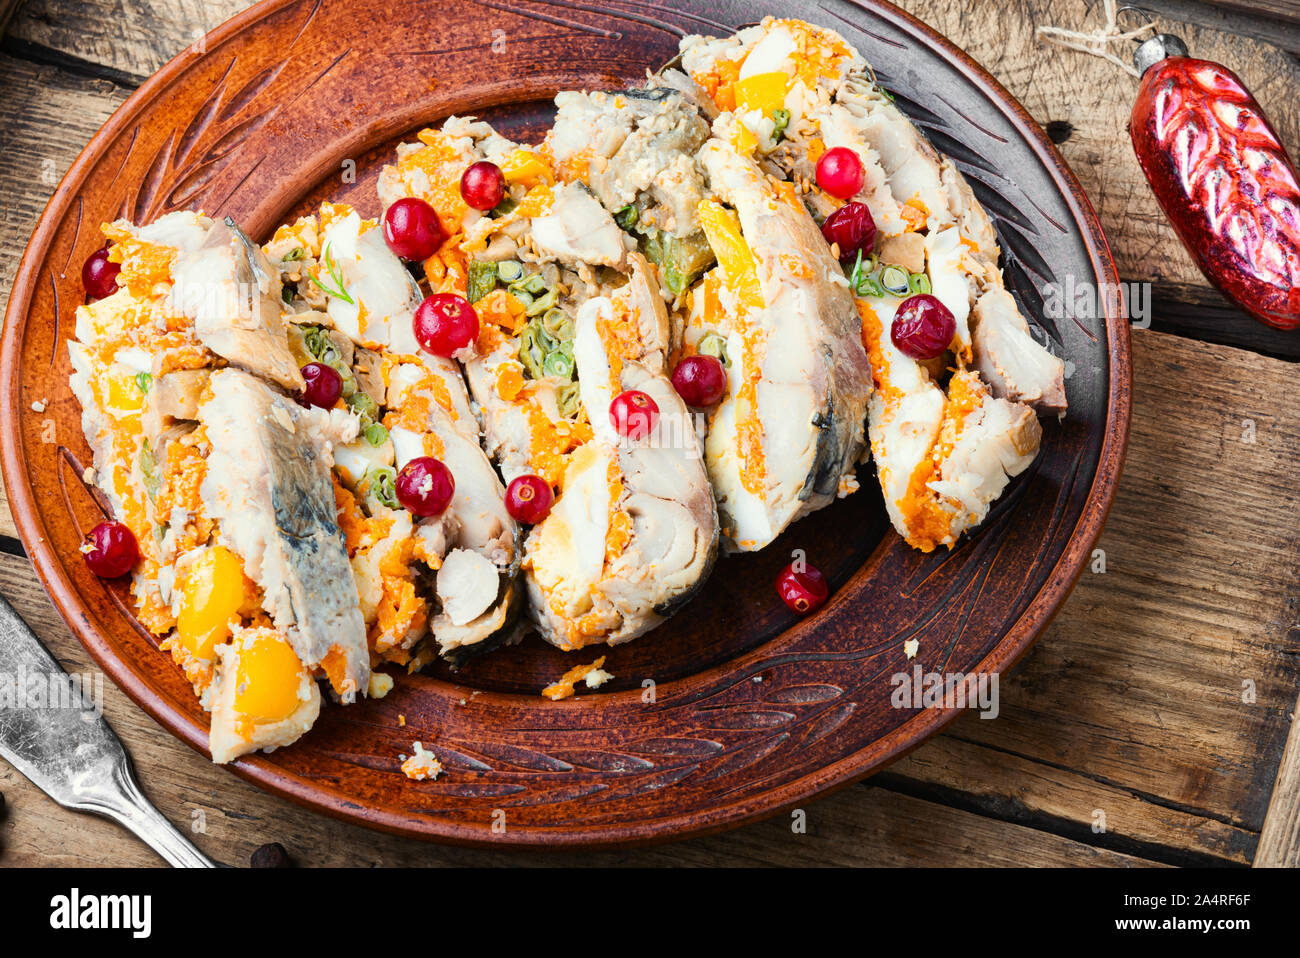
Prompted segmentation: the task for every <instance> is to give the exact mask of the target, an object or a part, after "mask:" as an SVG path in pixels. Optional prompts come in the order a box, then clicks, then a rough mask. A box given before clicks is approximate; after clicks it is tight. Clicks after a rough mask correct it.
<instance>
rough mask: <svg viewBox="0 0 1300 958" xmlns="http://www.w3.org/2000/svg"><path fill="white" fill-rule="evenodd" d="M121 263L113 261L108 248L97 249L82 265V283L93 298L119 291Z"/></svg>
mask: <svg viewBox="0 0 1300 958" xmlns="http://www.w3.org/2000/svg"><path fill="white" fill-rule="evenodd" d="M120 272H122V264H121V263H111V262H109V259H108V250H107V249H97V250H95V252H93V253H91V254H90V255H89V256H87V257H86V262H84V263H83V264H82V265H81V285H82V286H84V287H85V289H86V294H87V295H88V296H89V297H90V298H91V299H103V298H104V297H106V296H112V295H113V294H114V293H116V292H117V274H118V273H120Z"/></svg>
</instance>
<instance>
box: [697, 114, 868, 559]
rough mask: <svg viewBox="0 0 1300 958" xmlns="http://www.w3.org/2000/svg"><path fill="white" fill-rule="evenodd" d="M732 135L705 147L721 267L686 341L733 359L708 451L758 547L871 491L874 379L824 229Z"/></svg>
mask: <svg viewBox="0 0 1300 958" xmlns="http://www.w3.org/2000/svg"><path fill="white" fill-rule="evenodd" d="M725 120H726V115H725V114H724V116H723V118H721V119H720V120H719V123H720V124H721V123H725ZM718 132H722V133H724V136H715V137H714V138H713V139H711V140H710V141H709V142H708V143H706V144H705V146H704V148H703V150H702V151H701V153H700V165H701V167H702V168H703V169H704V171H705V172H706V174H707V176H708V185H709V189H710V191H711V193H712V195H713V196H715V197H717V199H716V200H714V199H710V200H705V201H703V202H702V203H701V204H700V206H699V210H698V215H699V217H700V220H701V223H702V225H703V227H704V231H705V233H706V235H707V236H708V240H709V243H710V245H711V246H712V248H713V251H714V253H715V254H716V256H717V260H718V264H719V265H718V266H717V267H716V268H715V269H714V270H713V271H711V272H709V273H708V274H706V275H705V278H704V279H703V280H702V281H701V282H700V283H699V284H698V285H697V287H696V288H695V289H693V290H692V315H691V319H690V320H688V322H687V324H686V328H685V331H684V334H683V340H684V342H683V346H684V348H685V349H686V350H687V351H692V352H694V351H704V352H712V353H713V354H715V355H719V356H721V357H722V358H723V359H724V360H725V364H726V367H727V373H728V379H729V390H728V394H727V396H726V398H724V400H723V401H722V403H721V404H720V405H719V406H718V407H717V408H716V409H715V411H714V412H713V414H712V417H711V419H710V422H709V431H708V439H707V441H706V446H705V455H706V461H707V463H708V467H709V476H710V478H711V479H712V481H713V487H714V491H715V493H716V495H717V498H718V509H719V512H720V513H721V516H722V524H723V533H724V534H725V535H726V536H727V537H728V538H729V540H730V542H731V543H732V544H733V545H734V547H735V548H737V549H740V550H744V551H749V550H755V549H761V548H763V547H764V546H765V545H767V544H768V543H769V542H771V541H772V540H773V539H774V538H776V536H778V535H780V534H781V532H782V531H783V530H784V529H785V528H786V527H787V526H788V525H789V524H790V523H791V522H793V521H795V520H796V519H798V518H800V517H802V516H804V515H807V514H808V513H810V512H812V511H814V510H816V509H820V508H822V507H823V506H825V505H827V504H829V503H830V502H832V501H833V500H834V499H835V498H836V497H837V496H840V495H846V494H848V493H850V492H852V491H853V490H854V489H855V488H856V487H857V484H856V480H855V478H854V469H855V467H856V465H857V462H858V459H859V457H860V456H861V454H862V452H863V449H864V439H863V421H864V419H865V416H866V403H867V399H868V397H869V396H870V394H871V373H870V368H869V366H868V364H867V359H866V356H865V355H864V353H863V349H862V345H861V342H860V336H859V323H858V320H857V314H856V313H855V311H854V308H853V302H852V299H851V298H850V296H849V293H848V290H847V288H846V284H845V283H844V279H843V275H842V273H841V272H840V270H839V266H838V264H837V263H836V262H835V260H834V259H833V258H832V257H831V256H830V253H829V251H828V250H827V248H826V244H825V242H824V241H823V240H822V238H821V234H820V233H819V231H818V229H817V226H816V224H815V223H814V222H813V221H812V219H811V217H809V215H808V213H807V211H806V210H805V209H804V208H803V206H802V205H801V204H800V203H799V200H798V198H797V196H796V195H795V194H794V192H793V190H791V189H789V188H788V186H786V185H784V184H781V183H779V182H777V181H775V180H774V179H773V178H771V177H770V176H768V175H767V174H766V173H765V172H764V171H763V170H762V169H760V168H759V166H758V164H757V163H755V162H754V160H753V159H752V158H751V157H748V156H745V155H742V154H741V153H739V152H737V150H736V149H735V148H734V147H733V146H732V145H731V143H730V142H729V141H728V140H727V139H726V138H725V126H722V127H718V126H715V133H718Z"/></svg>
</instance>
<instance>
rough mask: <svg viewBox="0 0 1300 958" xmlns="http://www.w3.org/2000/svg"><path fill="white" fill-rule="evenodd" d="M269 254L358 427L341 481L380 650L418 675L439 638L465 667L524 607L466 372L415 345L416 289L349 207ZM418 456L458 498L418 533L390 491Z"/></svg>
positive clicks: (298, 321) (281, 236)
mask: <svg viewBox="0 0 1300 958" xmlns="http://www.w3.org/2000/svg"><path fill="white" fill-rule="evenodd" d="M267 249H268V253H269V254H270V255H271V256H272V258H273V259H274V260H275V261H276V262H278V263H279V264H280V269H281V270H282V271H284V274H285V276H286V279H288V281H289V282H291V283H293V284H294V288H295V290H296V291H297V294H298V296H299V297H300V299H298V298H296V299H295V300H294V309H295V310H297V309H298V308H301V309H302V311H301V312H299V311H294V312H291V313H290V316H289V319H290V322H291V336H290V339H291V345H292V346H293V348H294V349H296V350H299V351H301V352H302V354H303V355H302V358H303V359H304V361H310V362H325V363H326V364H327V365H331V366H332V367H333V368H335V369H336V370H337V371H339V372H340V374H341V375H342V376H344V377H345V386H344V397H343V403H344V404H345V405H346V406H348V407H349V408H351V409H352V410H353V411H355V412H357V413H358V415H359V416H360V418H361V423H362V429H361V433H362V434H361V436H359V437H358V438H357V439H356V440H354V441H353V442H351V443H347V444H344V445H342V446H340V447H339V448H338V449H337V450H336V451H335V460H336V469H335V471H336V474H337V476H338V478H339V482H340V486H341V488H340V489H339V491H338V497H339V502H340V510H341V512H342V515H343V516H344V521H345V524H346V525H347V527H348V529H349V530H350V533H351V534H350V535H349V537H348V542H349V552H350V554H351V558H352V566H353V571H354V572H355V574H356V579H357V583H358V588H359V591H360V594H361V599H362V611H363V613H364V615H365V618H366V622H367V625H368V627H369V631H370V638H371V646H372V648H373V649H374V651H375V652H376V654H378V655H379V656H380V657H382V658H384V659H385V660H388V661H393V662H398V663H401V664H409V665H411V666H412V667H417V666H418V665H420V664H422V663H423V662H424V661H425V660H426V658H427V656H426V655H425V653H424V651H423V648H424V646H423V645H422V642H423V639H424V638H425V636H426V635H431V636H432V638H433V640H434V643H435V644H434V648H435V650H436V652H437V653H439V654H441V655H442V656H443V657H444V658H446V659H448V660H449V661H451V662H452V663H453V664H457V665H458V664H461V663H463V662H464V661H465V660H467V659H468V658H470V657H471V656H473V655H477V654H480V653H482V652H486V651H489V650H490V649H493V648H496V647H497V646H498V645H500V644H502V643H503V642H506V641H509V640H510V639H512V638H513V637H514V636H515V635H516V634H517V630H516V629H515V620H516V612H517V609H518V606H519V604H520V603H519V599H520V597H521V595H522V590H521V588H520V586H519V585H518V584H517V582H516V576H517V573H518V570H519V561H520V549H519V546H518V527H517V525H516V523H515V522H514V520H513V519H512V518H511V517H510V515H509V513H508V512H507V511H506V508H505V489H504V487H503V485H502V483H501V480H500V478H499V477H498V476H497V474H496V472H495V470H494V469H493V468H492V464H491V462H490V460H489V459H488V457H487V455H486V454H485V453H484V452H483V449H482V447H481V445H480V436H479V431H480V430H479V423H478V420H477V418H476V417H475V415H474V411H473V410H472V408H471V406H470V402H469V396H468V394H467V392H466V387H465V381H464V378H463V376H462V374H461V370H460V367H459V366H458V365H457V363H456V362H455V361H454V360H451V359H447V358H444V357H439V356H433V355H431V354H429V353H427V352H425V351H424V350H422V349H420V347H419V344H418V343H417V341H416V339H415V335H414V332H413V326H412V320H413V317H414V313H415V309H416V308H417V307H418V306H419V304H420V300H421V294H420V291H419V287H418V285H417V284H416V283H415V281H414V280H413V279H412V278H411V276H410V274H409V273H408V272H407V270H406V268H405V266H403V265H402V263H401V261H400V260H398V258H397V257H396V256H394V255H393V253H392V251H391V250H389V249H388V246H387V244H386V243H385V242H384V239H383V234H382V231H381V230H379V229H378V228H377V227H376V225H375V223H374V222H373V221H370V220H363V219H362V218H361V217H360V216H359V215H358V214H357V213H356V211H355V210H353V209H351V208H350V207H347V206H342V205H332V204H324V205H323V206H322V208H321V214H320V219H319V220H316V219H315V218H313V217H308V218H305V219H303V220H299V221H298V222H297V223H296V224H294V225H293V226H291V227H285V228H282V229H281V230H280V231H279V232H278V233H277V234H276V236H275V237H274V238H273V240H272V242H271V243H270V244H268V246H267ZM385 410H387V411H386V412H385ZM422 456H432V457H433V458H435V459H438V460H439V461H441V462H442V463H443V464H444V465H446V466H447V467H448V469H450V471H451V473H452V476H453V477H454V480H455V483H456V491H455V496H454V498H453V499H452V501H451V503H450V505H449V506H448V508H447V509H446V511H445V512H443V513H442V514H441V515H439V516H436V517H428V518H423V519H416V518H414V517H412V516H411V515H410V514H409V513H407V512H406V511H405V510H404V509H402V508H401V507H400V504H399V503H398V502H397V499H396V496H395V492H394V487H393V483H394V480H395V477H396V472H397V471H398V470H400V469H401V468H402V467H403V466H405V465H406V464H407V463H408V462H409V461H410V460H411V459H414V458H416V457H422Z"/></svg>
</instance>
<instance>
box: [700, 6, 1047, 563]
mask: <svg viewBox="0 0 1300 958" xmlns="http://www.w3.org/2000/svg"><path fill="white" fill-rule="evenodd" d="M682 67H683V70H684V71H685V72H686V73H687V74H689V77H690V80H689V81H688V82H689V83H691V84H692V85H693V86H694V87H695V88H696V89H697V90H699V91H701V92H702V93H703V94H704V95H707V96H709V97H710V98H711V99H712V100H713V101H714V103H715V105H716V106H717V107H718V109H719V110H721V111H724V112H723V113H722V117H721V118H720V120H719V121H718V123H719V124H728V125H729V128H730V129H731V131H732V133H731V140H732V142H733V143H735V144H737V145H738V148H739V149H740V150H741V151H742V152H746V153H748V154H749V155H752V156H754V157H755V158H756V159H757V160H758V161H759V162H761V163H762V164H763V165H764V166H765V167H766V168H770V169H775V170H778V171H779V172H780V173H781V174H782V175H783V176H784V177H785V178H786V179H787V180H788V181H789V183H790V184H791V187H793V188H796V189H797V190H798V194H799V197H800V199H801V200H802V201H803V203H804V205H806V206H807V208H808V209H809V210H810V211H811V212H812V213H813V214H814V216H816V217H817V218H818V219H819V220H820V221H823V223H824V224H825V228H824V230H823V232H824V234H825V235H826V236H828V237H830V238H833V239H835V240H836V245H835V246H833V247H832V249H833V251H834V253H835V254H836V255H837V256H838V257H839V258H840V260H841V262H842V264H843V266H844V271H845V274H846V275H847V279H848V284H849V286H850V288H851V290H852V292H853V294H854V298H855V301H856V305H857V308H858V312H859V314H860V316H861V335H862V342H863V345H864V346H865V347H866V350H867V353H868V355H869V357H870V362H871V372H872V376H873V379H874V384H875V387H876V393H875V395H874V396H873V398H872V401H871V403H870V405H869V417H868V419H869V422H868V431H869V435H870V438H871V445H872V451H873V454H874V457H875V460H876V468H877V474H878V478H879V480H880V483H881V487H882V489H883V491H884V493H885V500H886V506H887V509H888V510H889V514H890V517H891V519H892V521H893V524H894V526H895V528H896V529H897V531H898V532H899V533H900V534H901V535H902V536H904V538H906V539H907V541H908V542H909V543H911V544H912V545H914V546H916V547H918V548H920V549H923V550H927V551H928V550H930V549H933V548H935V546H937V545H941V544H942V545H946V546H949V547H951V546H953V545H955V543H956V542H957V539H958V537H959V536H960V535H961V533H962V532H963V531H965V530H968V529H970V528H973V527H974V526H976V525H978V524H979V522H981V521H982V520H983V518H984V516H985V515H986V514H987V512H988V507H989V504H990V503H991V502H992V501H993V499H995V498H996V497H997V496H998V495H1000V494H1001V492H1002V491H1003V489H1004V488H1005V486H1006V484H1007V482H1008V481H1009V479H1010V477H1012V476H1015V475H1017V474H1018V473H1020V472H1022V471H1023V470H1024V469H1026V468H1027V467H1028V466H1029V464H1030V463H1031V462H1032V461H1033V459H1034V457H1035V455H1036V454H1037V451H1038V447H1039V443H1040V438H1041V430H1040V428H1039V426H1038V423H1037V421H1036V419H1035V417H1034V416H1033V412H1032V410H1031V409H1030V405H1032V406H1033V407H1034V408H1036V409H1038V410H1040V411H1044V412H1047V411H1050V412H1058V413H1062V412H1063V411H1064V409H1065V393H1064V387H1063V379H1064V377H1063V364H1062V362H1061V360H1060V359H1058V358H1057V357H1055V356H1053V355H1052V354H1051V353H1050V352H1048V351H1047V350H1046V349H1045V348H1044V347H1043V346H1042V345H1040V344H1039V343H1038V342H1037V341H1036V340H1035V339H1034V338H1033V337H1032V335H1031V334H1030V331H1029V326H1028V324H1027V322H1026V321H1025V320H1024V318H1023V316H1021V315H1020V313H1019V310H1018V309H1017V308H1016V306H1015V301H1014V300H1013V299H1012V297H1011V296H1010V294H1008V293H1007V292H1006V291H1005V289H1004V288H1003V279H1002V274H1001V271H1000V270H999V269H998V267H997V261H998V257H999V250H998V246H997V238H996V234H995V232H994V230H993V226H992V223H991V222H990V220H989V218H988V216H987V214H986V213H985V211H984V210H983V209H982V207H981V206H980V204H979V203H978V202H977V200H976V198H975V196H974V194H973V192H972V191H971V188H970V185H969V184H968V183H967V182H966V180H965V178H964V177H963V176H962V174H961V173H960V172H959V171H958V170H957V168H956V167H955V165H954V164H953V163H952V161H951V160H950V159H948V158H946V157H944V156H942V155H940V154H939V153H938V152H937V151H936V150H935V149H934V148H933V146H931V145H930V143H929V142H928V141H927V140H926V139H925V138H924V137H923V136H922V135H921V133H920V132H919V131H918V130H917V129H916V128H915V127H914V126H913V125H912V124H911V123H910V121H908V120H907V118H906V117H905V116H904V115H903V113H902V111H901V110H899V108H898V107H897V106H896V105H895V104H894V102H893V100H892V99H891V98H890V97H889V96H888V94H886V93H885V92H884V91H883V90H882V89H880V87H879V86H878V85H877V84H876V83H875V80H874V76H873V75H872V74H871V71H870V67H869V66H868V65H867V64H866V62H865V61H864V60H863V59H862V58H861V57H860V56H859V55H858V54H857V52H856V51H855V50H853V48H852V47H850V46H849V45H848V44H847V43H845V42H844V40H843V39H842V38H840V37H839V36H838V35H837V34H835V33H834V32H832V31H829V30H824V29H822V28H818V27H815V26H812V25H809V24H806V23H802V22H800V21H793V20H779V19H774V18H768V19H766V20H764V21H763V22H762V23H761V24H759V25H758V26H755V27H752V28H748V29H746V30H743V31H741V32H740V33H738V34H736V35H735V36H732V37H729V38H725V39H714V38H706V37H688V38H686V39H685V40H683V41H682ZM727 111H730V112H727ZM774 120H775V121H777V124H776V125H777V126H779V135H775V134H773V135H769V133H770V132H771V129H772V121H774ZM830 151H836V155H835V159H836V160H837V161H839V162H841V163H843V164H844V165H845V166H846V168H848V169H851V170H855V171H856V174H860V175H856V174H855V175H854V176H851V177H849V180H850V181H851V185H850V186H849V187H848V192H846V191H845V189H844V188H843V186H841V185H838V184H829V182H828V181H825V180H823V179H822V178H820V177H819V174H818V170H819V165H820V164H819V161H821V160H822V158H823V157H825V156H826V155H827V154H828V153H829V152H830ZM825 185H834V186H835V190H836V192H835V194H832V193H831V192H828V191H827V190H826V189H825V188H824V186H825ZM862 224H866V225H865V226H864V225H862ZM855 238H857V239H855ZM841 240H842V241H843V242H842V243H841ZM918 317H921V319H918ZM931 323H932V324H933V326H932V328H934V329H946V330H951V332H948V333H945V334H944V335H945V336H946V337H947V338H946V340H945V342H943V343H940V344H938V348H937V349H936V348H934V344H931V343H927V342H922V341H921V340H920V339H911V340H909V337H915V336H917V330H918V329H921V330H924V329H926V328H931V327H928V326H927V324H931ZM927 335H929V334H927ZM935 335H937V334H935ZM923 338H924V336H922V339H923ZM900 342H902V343H903V345H902V346H900V345H899V344H900Z"/></svg>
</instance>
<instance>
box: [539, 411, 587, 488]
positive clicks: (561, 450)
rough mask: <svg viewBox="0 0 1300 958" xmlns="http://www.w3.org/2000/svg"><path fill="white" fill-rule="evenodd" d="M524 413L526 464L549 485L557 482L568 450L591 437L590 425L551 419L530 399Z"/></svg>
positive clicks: (559, 479) (561, 473)
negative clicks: (526, 444) (526, 446)
mask: <svg viewBox="0 0 1300 958" xmlns="http://www.w3.org/2000/svg"><path fill="white" fill-rule="evenodd" d="M527 416H528V425H529V429H528V431H529V433H530V438H529V450H528V460H529V464H530V465H531V466H532V468H533V469H534V470H535V471H536V473H537V474H538V475H539V476H541V477H542V478H543V479H545V480H546V481H547V482H549V483H550V484H551V485H552V486H559V485H561V484H562V482H563V480H564V470H565V467H566V466H567V465H568V463H569V460H568V457H569V453H571V452H573V450H575V449H577V448H578V447H579V446H581V445H582V444H583V443H586V442H590V441H591V435H592V434H591V426H590V425H589V424H587V423H585V422H570V421H569V420H567V419H558V420H554V421H552V420H551V418H550V417H549V416H548V415H546V412H545V411H544V410H543V409H542V408H541V407H540V406H538V405H537V404H536V403H532V402H530V403H529V404H528V409H527Z"/></svg>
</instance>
